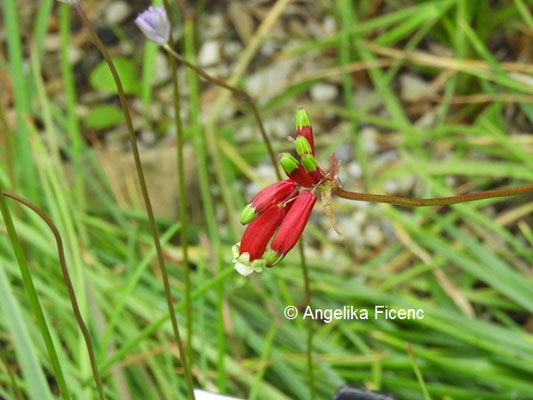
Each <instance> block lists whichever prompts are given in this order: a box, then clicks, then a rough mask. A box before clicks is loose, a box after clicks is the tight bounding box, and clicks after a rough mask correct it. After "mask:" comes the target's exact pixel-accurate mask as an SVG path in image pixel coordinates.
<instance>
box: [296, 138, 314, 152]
mask: <svg viewBox="0 0 533 400" xmlns="http://www.w3.org/2000/svg"><path fill="white" fill-rule="evenodd" d="M294 145H295V146H296V152H297V153H298V155H300V156H302V155H304V154H311V153H312V150H311V145H310V144H309V141H308V140H307V139H306V138H305V137H303V136H298V137H297V138H296V142H295V143H294Z"/></svg>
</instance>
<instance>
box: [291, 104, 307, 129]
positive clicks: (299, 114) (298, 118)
mask: <svg viewBox="0 0 533 400" xmlns="http://www.w3.org/2000/svg"><path fill="white" fill-rule="evenodd" d="M294 124H295V125H296V130H300V129H302V128H303V127H304V126H311V118H309V114H307V111H305V110H304V109H303V108H300V109H299V110H298V111H296V115H295V116H294Z"/></svg>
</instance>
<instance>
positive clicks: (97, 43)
mask: <svg viewBox="0 0 533 400" xmlns="http://www.w3.org/2000/svg"><path fill="white" fill-rule="evenodd" d="M74 7H75V9H76V11H77V13H78V15H79V17H80V19H81V21H82V22H83V24H84V25H85V27H86V28H87V30H88V31H89V33H90V34H91V36H92V38H93V40H94V44H95V46H96V47H97V48H98V50H99V51H100V53H101V54H102V56H103V57H104V59H105V61H106V63H107V65H108V67H109V69H110V71H111V74H112V75H113V79H114V81H115V84H116V86H117V90H118V94H119V98H120V104H121V106H122V111H123V113H124V117H125V119H126V125H127V127H128V136H129V141H130V146H131V151H132V154H133V159H134V161H135V169H136V170H137V176H138V178H139V185H140V187H141V193H142V197H143V200H144V205H145V207H146V214H147V216H148V221H149V223H150V230H151V232H152V236H153V238H154V245H155V249H156V253H157V261H158V264H159V268H160V271H161V276H162V279H163V286H164V289H165V297H166V300H167V305H168V312H169V316H170V322H171V324H172V331H173V334H174V339H175V341H176V345H177V346H178V351H179V355H180V358H181V363H182V365H183V369H184V372H185V378H186V381H187V393H188V396H189V398H190V399H194V391H193V384H192V375H191V371H190V369H189V365H188V362H187V357H186V354H185V351H184V348H183V344H182V343H181V338H180V332H179V327H178V321H177V319H176V314H175V313H174V306H173V302H172V294H171V292H170V284H169V281H168V273H167V269H166V266H165V259H164V257H163V250H162V248H161V243H160V241H159V234H158V232H157V227H156V224H155V218H154V211H153V209H152V203H151V202H150V196H149V195H148V189H147V187H146V180H145V178H144V172H143V169H142V165H141V157H140V155H139V148H138V146H137V139H136V137H135V131H134V130H133V123H132V121H131V115H130V110H129V107H128V102H127V100H126V95H125V93H124V89H123V87H122V82H121V81H120V78H119V76H118V73H117V70H116V68H115V65H114V64H113V61H112V60H111V57H110V56H109V53H108V52H107V49H106V48H105V46H104V44H103V43H102V41H101V40H100V38H99V37H98V34H97V33H96V31H95V30H94V28H93V26H92V24H91V22H90V21H89V19H88V18H87V15H86V14H85V12H84V11H83V9H82V8H81V7H80V5H79V4H77V3H75V4H74ZM182 229H183V227H182Z"/></svg>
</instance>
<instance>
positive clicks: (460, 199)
mask: <svg viewBox="0 0 533 400" xmlns="http://www.w3.org/2000/svg"><path fill="white" fill-rule="evenodd" d="M531 192H533V184H531V185H524V186H518V187H515V188H510V189H498V190H487V191H485V192H478V193H471V194H463V195H460V196H452V197H436V198H433V199H408V198H405V197H399V196H388V195H384V194H371V193H359V192H350V191H348V190H344V189H341V188H336V189H335V190H334V191H333V193H334V194H335V195H337V196H338V197H341V198H343V199H348V200H358V201H368V202H371V203H387V204H393V205H395V206H406V207H427V206H445V205H448V204H457V203H466V202H469V201H476V200H483V199H490V198H493V197H508V196H515V195H518V194H524V193H531Z"/></svg>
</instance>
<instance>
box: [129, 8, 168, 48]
mask: <svg viewBox="0 0 533 400" xmlns="http://www.w3.org/2000/svg"><path fill="white" fill-rule="evenodd" d="M135 24H137V26H138V27H139V29H140V30H141V31H142V32H143V33H144V35H145V36H146V37H147V38H148V39H149V40H151V41H152V42H154V43H157V44H158V45H163V44H165V43H166V42H167V41H168V38H169V37H170V22H169V21H168V18H167V14H166V12H165V8H164V7H162V6H161V7H148V9H147V10H146V11H145V12H143V13H141V14H139V16H138V17H137V18H136V19H135Z"/></svg>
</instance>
